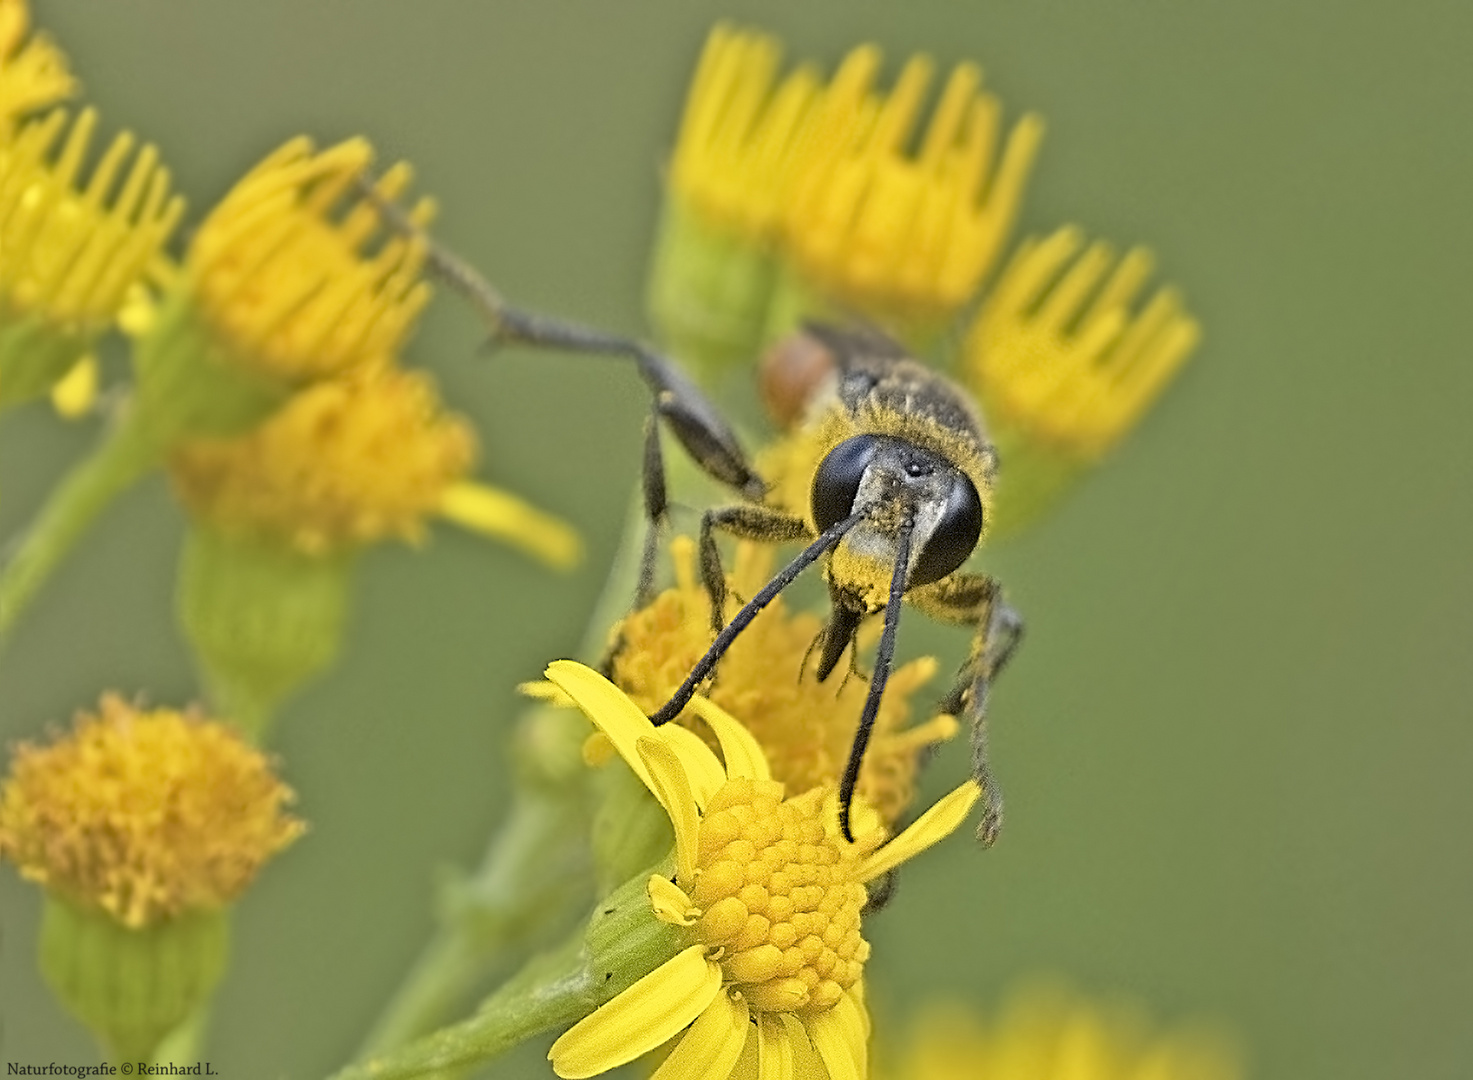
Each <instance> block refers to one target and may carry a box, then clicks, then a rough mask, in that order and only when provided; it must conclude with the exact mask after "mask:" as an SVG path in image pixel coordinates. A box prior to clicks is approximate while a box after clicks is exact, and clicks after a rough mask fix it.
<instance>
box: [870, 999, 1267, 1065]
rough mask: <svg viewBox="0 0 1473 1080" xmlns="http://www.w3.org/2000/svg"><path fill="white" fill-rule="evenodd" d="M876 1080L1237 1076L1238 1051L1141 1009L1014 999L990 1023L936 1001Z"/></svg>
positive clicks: (1079, 1001) (1086, 1002) (1074, 1001)
mask: <svg viewBox="0 0 1473 1080" xmlns="http://www.w3.org/2000/svg"><path fill="white" fill-rule="evenodd" d="M876 1072H877V1075H878V1076H879V1077H881V1078H882V1080H1015V1078H1016V1080H1238V1077H1240V1076H1241V1075H1242V1073H1241V1069H1240V1068H1239V1066H1238V1064H1237V1062H1236V1060H1235V1055H1234V1054H1233V1053H1232V1052H1231V1050H1230V1049H1228V1048H1227V1047H1226V1046H1225V1045H1224V1044H1223V1042H1222V1040H1221V1039H1220V1038H1219V1037H1216V1036H1214V1035H1211V1034H1209V1033H1207V1032H1205V1031H1193V1030H1187V1029H1179V1030H1174V1031H1169V1032H1166V1033H1160V1032H1156V1031H1152V1030H1151V1028H1150V1027H1149V1025H1148V1024H1147V1023H1146V1022H1145V1020H1144V1018H1143V1016H1142V1015H1141V1013H1140V1011H1139V1010H1138V1009H1134V1008H1131V1007H1126V1006H1120V1005H1111V1004H1101V1003H1098V1002H1093V1001H1089V1000H1087V999H1083V998H1079V997H1076V996H1073V995H1070V994H1068V993H1065V992H1063V991H1059V990H1034V991H1031V992H1028V993H1025V994H1022V995H1018V996H1016V997H1015V998H1014V1000H1013V1001H1012V1002H1011V1003H1010V1004H1009V1005H1008V1007H1007V1008H1005V1009H1004V1010H1003V1012H1002V1014H1001V1015H1000V1016H999V1017H998V1019H997V1020H996V1022H995V1023H993V1024H992V1025H990V1026H989V1025H983V1024H982V1023H981V1022H979V1020H978V1018H977V1017H976V1015H975V1014H973V1013H972V1011H971V1010H969V1009H967V1008H966V1007H965V1006H962V1005H960V1004H957V1003H943V1004H933V1005H931V1006H929V1007H928V1008H926V1009H925V1010H924V1012H923V1014H922V1017H921V1019H920V1021H919V1022H918V1023H917V1024H916V1025H915V1027H914V1029H913V1031H912V1033H911V1037H910V1040H909V1043H908V1045H907V1047H906V1048H905V1050H904V1051H903V1052H902V1053H901V1054H900V1055H899V1056H898V1057H896V1058H895V1059H894V1060H893V1062H892V1064H891V1065H890V1066H889V1067H887V1068H885V1069H882V1070H876Z"/></svg>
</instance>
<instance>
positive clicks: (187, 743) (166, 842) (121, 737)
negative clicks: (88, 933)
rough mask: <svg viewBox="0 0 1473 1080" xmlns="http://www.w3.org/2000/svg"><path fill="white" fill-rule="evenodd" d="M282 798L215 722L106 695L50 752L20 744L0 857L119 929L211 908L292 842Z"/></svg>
mask: <svg viewBox="0 0 1473 1080" xmlns="http://www.w3.org/2000/svg"><path fill="white" fill-rule="evenodd" d="M291 799H292V793H291V791H290V790H289V789H288V788H287V787H286V786H285V785H284V784H282V783H281V781H280V780H278V779H277V778H276V777H275V776H274V775H273V773H272V771H271V767H270V765H269V763H268V762H267V761H266V759H265V758H264V757H263V756H262V755H261V754H260V753H259V752H258V751H256V750H254V749H252V748H251V747H250V746H247V745H246V744H245V743H244V742H243V741H242V740H241V739H240V737H239V736H237V735H236V734H235V733H234V731H232V729H230V728H229V727H227V726H226V725H224V724H220V723H215V722H213V721H208V720H204V719H202V718H201V717H199V716H197V715H194V714H192V713H179V712H175V711H173V710H171V709H155V710H143V709H140V708H137V707H135V706H133V705H129V704H128V703H126V702H124V701H123V700H122V699H121V698H118V697H113V696H108V697H104V698H103V699H102V703H101V705H100V706H99V708H98V711H97V713H96V714H92V715H87V714H84V715H82V716H80V717H79V718H78V721H77V725H76V728H75V730H74V731H73V732H72V733H71V734H70V735H69V736H66V737H65V738H61V739H59V740H57V741H56V742H54V743H52V744H51V745H50V746H31V745H27V744H22V745H21V746H20V747H19V748H18V749H17V750H16V753H15V757H14V760H13V761H12V764H11V771H10V777H9V779H8V780H7V781H6V784H5V789H4V794H3V798H0V855H4V856H5V857H6V858H8V859H9V860H11V861H12V862H13V863H15V864H16V866H17V867H18V868H19V869H20V872H21V874H22V876H24V877H26V878H29V879H30V880H32V881H36V882H39V883H40V884H42V885H44V886H45V887H46V888H47V890H49V891H51V892H53V893H55V894H58V895H60V896H62V897H64V898H66V899H67V900H69V901H70V902H72V903H73V904H76V905H79V906H81V907H83V908H86V909H92V910H97V909H100V910H102V911H105V912H106V913H107V914H108V915H110V916H111V917H112V918H113V919H115V920H116V921H117V922H119V923H121V924H123V925H124V926H127V927H133V928H138V927H143V926H148V925H152V924H155V923H159V922H162V921H166V920H169V919H173V918H175V917H178V916H182V915H184V914H187V913H190V912H195V911H202V910H212V909H218V908H220V907H222V906H224V905H226V904H228V903H230V901H232V900H233V899H235V897H236V896H237V895H239V894H240V892H241V891H242V890H243V889H245V887H246V886H247V885H248V884H250V882H251V879H252V878H254V877H255V875H256V871H257V870H258V869H260V867H261V865H262V864H263V863H264V862H265V861H266V860H267V859H268V858H270V857H271V856H272V855H274V854H275V853H276V852H278V851H280V850H281V849H282V848H284V847H286V846H287V845H288V844H290V843H291V842H292V841H293V840H295V839H296V838H297V837H298V836H300V835H301V833H302V829H303V826H302V824H301V822H299V821H297V820H296V819H294V818H292V817H291V816H290V815H288V814H287V813H286V812H285V810H284V807H285V806H286V804H287V803H289V802H290V801H291Z"/></svg>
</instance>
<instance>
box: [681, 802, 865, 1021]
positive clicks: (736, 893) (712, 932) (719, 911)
mask: <svg viewBox="0 0 1473 1080" xmlns="http://www.w3.org/2000/svg"><path fill="white" fill-rule="evenodd" d="M811 794H821V793H811ZM822 807H823V802H822V799H821V798H815V797H809V796H804V797H801V798H797V799H787V800H784V799H783V798H782V786H781V785H780V784H778V783H776V782H774V781H757V780H748V779H731V780H728V781H727V782H726V784H725V785H723V786H722V787H721V788H720V789H719V790H718V791H717V792H716V793H715V795H714V796H713V797H712V798H711V800H710V801H709V803H708V811H707V815H706V817H705V818H704V819H703V821H702V823H701V830H700V837H699V849H700V852H701V855H700V857H699V858H698V860H697V868H696V879H695V883H694V887H693V889H692V890H691V898H692V900H693V901H694V902H695V904H696V905H697V906H698V907H700V908H701V909H702V910H703V911H704V913H705V914H703V915H702V917H701V919H700V921H699V923H698V924H697V925H696V926H695V927H693V932H694V934H695V935H696V938H697V939H698V940H699V941H700V942H701V943H702V944H704V945H706V946H707V947H708V948H709V949H711V950H713V955H716V956H717V958H718V960H719V963H720V964H721V968H722V972H723V978H724V980H725V982H726V984H727V985H728V986H729V988H731V989H732V990H734V991H736V992H739V993H740V994H742V996H743V997H744V998H745V999H746V1001H747V1002H748V1003H749V1004H750V1005H751V1006H752V1007H753V1008H755V1009H759V1010H773V1011H787V1012H792V1011H802V1010H822V1009H826V1008H829V1007H831V1006H832V1005H833V1004H834V1003H835V1002H837V1001H838V1000H839V998H840V997H841V996H842V995H843V993H844V992H845V991H846V990H848V989H849V988H850V987H852V986H854V985H855V983H857V982H858V981H859V978H860V976H861V974H862V973H863V968H864V961H865V959H866V958H867V957H868V955H869V946H868V945H867V944H866V943H865V942H864V940H863V938H862V937H861V935H860V931H859V924H860V912H861V910H862V909H863V907H864V903H865V900H866V892H865V888H864V885H863V884H861V883H860V881H859V879H858V865H859V859H860V857H861V856H860V854H859V849H858V848H856V847H854V846H852V845H849V844H846V843H845V842H843V841H842V840H840V839H838V838H837V837H835V836H829V835H827V834H826V832H825V829H824V825H823V821H822V819H821V818H820V813H821V811H822ZM734 822H742V823H743V826H744V827H743V830H742V835H740V836H738V837H736V838H734V839H729V837H731V835H732V832H733V823H734ZM708 826H714V827H715V829H714V831H713V832H712V834H711V835H707V829H708ZM751 837H758V838H759V839H753V838H751ZM775 853H776V854H778V855H779V856H780V858H779V859H778V860H777V861H773V860H772V859H771V858H770V857H771V856H773V855H774V854H775ZM754 868H755V873H754ZM754 876H756V877H759V878H761V879H762V881H763V884H757V883H755V882H754V881H753V880H752V878H753V877H754ZM717 950H719V953H718V952H717Z"/></svg>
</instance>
